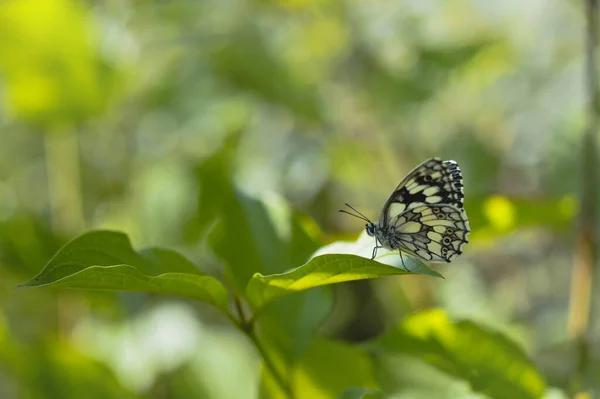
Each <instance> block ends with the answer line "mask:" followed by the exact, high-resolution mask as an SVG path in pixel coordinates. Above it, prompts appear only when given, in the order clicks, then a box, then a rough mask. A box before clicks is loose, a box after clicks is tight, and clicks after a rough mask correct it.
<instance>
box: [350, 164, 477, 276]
mask: <svg viewBox="0 0 600 399" xmlns="http://www.w3.org/2000/svg"><path fill="white" fill-rule="evenodd" d="M463 202H464V194H463V181H462V174H461V171H460V168H459V167H458V164H457V163H456V162H455V161H442V160H441V159H439V158H431V159H428V160H426V161H424V162H423V163H421V164H420V165H418V166H417V167H415V168H414V169H413V170H412V171H411V172H410V173H408V174H407V175H406V176H405V177H404V179H402V181H401V182H400V184H398V186H397V187H396V189H395V190H394V192H393V193H392V195H390V197H389V198H388V200H387V201H386V202H385V205H384V206H383V210H382V211H381V216H380V217H379V222H378V223H373V222H371V221H370V220H369V218H367V217H366V216H365V215H363V214H362V213H360V212H359V211H357V210H356V209H354V208H353V207H352V206H350V205H348V204H346V206H347V207H349V208H350V209H352V210H353V211H354V212H355V213H351V212H348V211H346V210H340V212H343V213H347V214H349V215H351V216H354V217H357V218H359V219H363V220H365V221H366V222H367V224H366V225H365V226H366V230H367V234H368V235H369V236H372V237H375V247H374V248H373V255H372V257H371V259H374V258H375V256H376V255H377V250H378V249H379V248H386V249H390V250H396V249H398V250H399V253H400V258H401V259H402V265H403V266H404V268H405V269H406V265H404V259H403V258H402V252H403V251H404V252H407V253H409V254H411V255H414V256H416V257H417V258H420V259H422V260H424V261H427V262H450V261H452V259H453V258H454V257H455V256H458V255H460V254H461V253H462V248H463V245H464V244H466V243H467V242H468V239H467V238H468V235H469V233H470V232H471V229H470V227H469V219H468V218H467V213H466V212H465V210H464V208H463ZM406 270H408V269H406Z"/></svg>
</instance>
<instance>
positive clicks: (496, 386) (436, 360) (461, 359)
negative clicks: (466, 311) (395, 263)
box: [366, 310, 546, 399]
mask: <svg viewBox="0 0 600 399" xmlns="http://www.w3.org/2000/svg"><path fill="white" fill-rule="evenodd" d="M366 347H367V348H368V349H370V350H372V351H373V352H374V353H381V354H386V355H389V354H407V355H411V356H415V357H418V358H420V359H422V360H424V361H425V362H427V363H429V364H430V365H432V366H434V367H436V368H438V369H440V370H442V371H444V372H445V373H448V374H450V375H453V376H455V377H458V378H461V379H463V380H465V381H468V382H469V383H470V385H471V387H472V389H473V390H474V391H476V392H481V393H483V394H486V395H488V396H489V397H491V398H498V399H504V398H513V399H534V398H535V399H538V398H540V397H541V396H542V394H543V393H544V391H545V388H546V384H545V382H544V379H543V377H542V376H541V375H540V373H539V372H538V370H537V369H536V367H535V365H534V364H533V362H532V361H531V360H530V359H529V358H528V357H527V355H526V354H525V353H524V351H523V350H522V349H521V348H520V347H519V346H518V345H517V344H515V343H514V342H512V341H511V340H509V339H508V338H507V337H505V336H504V335H502V334H500V333H498V332H494V331H490V330H488V329H486V328H483V327H481V326H479V325H477V324H475V323H473V322H471V321H466V320H463V321H456V322H455V321H452V320H450V319H449V318H448V316H447V315H446V314H445V313H444V312H443V311H441V310H432V311H427V312H422V313H419V314H415V315H413V316H411V317H409V318H407V319H406V320H405V321H404V322H403V323H402V324H401V325H400V326H398V327H397V328H396V329H394V330H392V331H390V332H389V333H387V334H385V335H384V336H382V337H381V338H379V339H377V340H375V341H373V342H371V343H369V344H367V345H366Z"/></svg>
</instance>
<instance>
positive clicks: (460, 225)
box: [391, 205, 471, 262]
mask: <svg viewBox="0 0 600 399" xmlns="http://www.w3.org/2000/svg"><path fill="white" fill-rule="evenodd" d="M391 224H392V225H393V226H394V229H393V230H394V235H395V238H396V241H397V242H398V247H399V248H400V249H401V250H403V251H405V252H408V253H410V254H413V255H415V256H417V257H419V258H421V259H423V260H425V261H427V262H450V261H452V258H454V257H455V256H458V255H460V254H461V253H462V248H463V245H465V244H466V243H467V242H468V235H469V233H470V232H471V229H470V227H469V220H468V219H467V214H466V212H465V211H464V209H461V208H458V207H455V206H450V205H426V206H419V207H416V208H413V209H411V210H408V211H405V212H403V213H402V214H400V215H398V216H396V217H394V218H393V219H392V221H391Z"/></svg>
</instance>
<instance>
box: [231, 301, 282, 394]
mask: <svg viewBox="0 0 600 399" xmlns="http://www.w3.org/2000/svg"><path fill="white" fill-rule="evenodd" d="M233 302H234V304H235V308H236V311H237V313H238V318H235V317H234V316H233V315H228V317H229V319H230V320H231V321H232V322H233V323H234V324H235V326H236V327H237V328H238V329H239V330H240V331H241V332H242V333H244V334H245V335H246V336H248V338H249V339H250V341H251V342H252V344H253V345H254V347H255V348H256V350H257V351H258V353H259V354H260V356H261V357H262V359H263V362H264V364H265V367H266V369H267V370H268V371H269V373H270V374H271V375H272V376H273V379H274V380H275V382H276V383H277V385H279V387H280V388H281V390H282V391H283V392H284V393H285V394H286V396H287V397H288V398H289V399H294V393H293V392H292V389H291V387H290V385H289V384H288V382H287V381H286V380H285V379H284V378H283V376H282V375H281V373H280V372H279V371H278V370H277V367H276V366H275V362H273V360H272V359H271V356H270V355H269V352H268V351H267V350H266V349H265V347H264V346H263V344H262V343H261V342H260V340H259V339H258V336H257V335H256V329H255V328H254V323H253V322H252V320H253V318H250V320H248V319H247V318H246V316H245V314H244V310H243V309H244V308H243V306H242V302H241V300H240V297H239V296H238V295H237V294H234V295H233Z"/></svg>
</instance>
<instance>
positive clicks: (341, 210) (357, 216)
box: [338, 209, 371, 223]
mask: <svg viewBox="0 0 600 399" xmlns="http://www.w3.org/2000/svg"><path fill="white" fill-rule="evenodd" d="M338 212H342V213H345V214H347V215H350V216H354V217H355V218H359V219H362V220H364V221H366V222H369V223H370V222H371V221H370V220H369V219H366V218H364V217H362V216H359V215H355V214H353V213H350V212H348V211H347V210H345V209H340V210H339V211H338Z"/></svg>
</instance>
